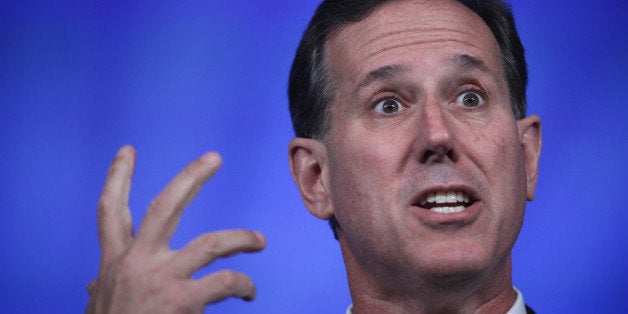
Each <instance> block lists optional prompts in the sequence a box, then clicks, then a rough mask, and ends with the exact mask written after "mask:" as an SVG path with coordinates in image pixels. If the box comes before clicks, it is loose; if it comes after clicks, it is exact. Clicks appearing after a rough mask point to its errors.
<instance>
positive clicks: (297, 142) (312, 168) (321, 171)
mask: <svg viewBox="0 0 628 314" xmlns="http://www.w3.org/2000/svg"><path fill="white" fill-rule="evenodd" d="M288 154H289V156H288V157H289V160H290V172H291V173H292V178H293V179H294V182H296V184H297V186H298V187H299V191H300V192H301V198H302V199H303V202H304V203H305V206H306V207H307V209H308V210H309V212H310V213H311V214H312V215H314V216H316V217H318V218H320V219H324V220H328V219H329V218H331V217H332V216H333V215H334V210H333V206H332V203H331V198H330V195H329V193H328V189H327V187H328V183H327V178H328V177H329V176H328V168H327V150H326V148H325V146H324V144H323V143H321V142H320V141H318V140H315V139H309V138H300V137H298V138H295V139H293V140H292V141H290V145H289V147H288Z"/></svg>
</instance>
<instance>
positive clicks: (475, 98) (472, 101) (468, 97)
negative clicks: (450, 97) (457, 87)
mask: <svg viewBox="0 0 628 314" xmlns="http://www.w3.org/2000/svg"><path fill="white" fill-rule="evenodd" d="M456 101H457V102H458V103H459V104H461V105H463V106H465V107H467V108H475V107H479V106H481V105H483V104H484V98H482V96H480V95H479V94H478V93H475V92H466V93H463V94H462V95H460V96H458V99H457V100H456Z"/></svg>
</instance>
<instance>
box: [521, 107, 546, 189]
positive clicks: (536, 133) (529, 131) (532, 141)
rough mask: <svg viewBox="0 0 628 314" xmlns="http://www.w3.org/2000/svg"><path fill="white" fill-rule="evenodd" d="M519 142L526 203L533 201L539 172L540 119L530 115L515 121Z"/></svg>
mask: <svg viewBox="0 0 628 314" xmlns="http://www.w3.org/2000/svg"><path fill="white" fill-rule="evenodd" d="M517 128H518V129H519V140H520V141H521V148H522V150H523V157H524V158H525V166H526V177H527V197H528V201H531V200H533V199H534V190H535V189H536V181H537V177H538V172H539V156H540V155H541V119H540V118H539V117H538V116H537V115H530V116H527V117H525V118H523V119H521V120H517Z"/></svg>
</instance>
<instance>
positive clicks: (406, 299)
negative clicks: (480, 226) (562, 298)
mask: <svg viewBox="0 0 628 314" xmlns="http://www.w3.org/2000/svg"><path fill="white" fill-rule="evenodd" d="M341 242H342V241H341ZM343 253H346V252H343ZM343 256H344V258H345V264H346V266H347V276H348V280H349V289H350V291H351V298H352V301H353V313H354V314H361V313H506V312H507V311H508V310H509V309H510V308H511V307H512V305H513V304H514V302H515V300H516V297H517V294H516V292H515V291H514V290H513V287H512V279H511V258H510V256H508V257H506V258H505V259H504V261H501V262H500V263H498V265H495V266H494V267H489V268H487V269H485V270H480V271H477V272H473V273H466V274H456V275H449V276H442V275H441V276H432V277H430V276H426V275H425V274H418V273H409V272H407V271H401V272H396V271H389V270H382V269H376V270H373V268H372V267H364V266H365V265H360V264H358V263H356V261H355V260H354V259H352V255H351V254H343ZM371 266H372V265H371Z"/></svg>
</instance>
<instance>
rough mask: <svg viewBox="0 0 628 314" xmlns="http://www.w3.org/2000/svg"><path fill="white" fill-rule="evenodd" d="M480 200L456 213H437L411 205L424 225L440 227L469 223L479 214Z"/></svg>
mask: <svg viewBox="0 0 628 314" xmlns="http://www.w3.org/2000/svg"><path fill="white" fill-rule="evenodd" d="M481 208H482V202H480V201H476V202H474V203H473V204H471V206H469V207H467V208H465V209H464V210H463V211H461V212H458V213H447V214H446V213H437V212H434V211H431V210H429V209H426V208H422V207H417V206H412V209H413V213H416V215H417V216H418V218H419V220H420V221H421V222H423V223H424V224H426V225H429V226H434V227H442V226H444V225H446V226H451V225H460V226H464V225H469V224H471V223H473V222H474V221H475V220H476V219H477V217H478V216H479V215H480V209H481Z"/></svg>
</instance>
